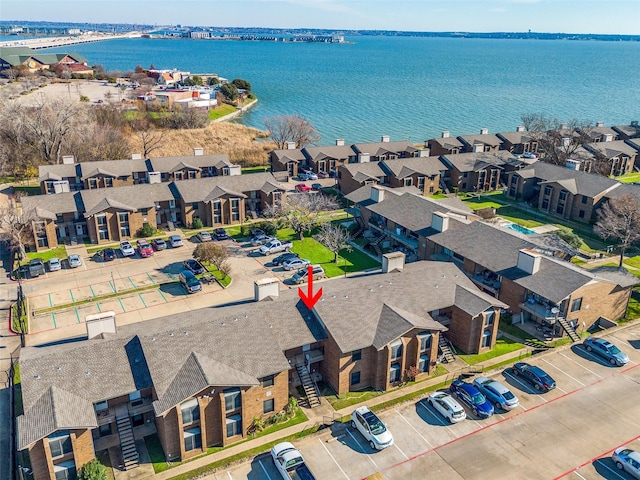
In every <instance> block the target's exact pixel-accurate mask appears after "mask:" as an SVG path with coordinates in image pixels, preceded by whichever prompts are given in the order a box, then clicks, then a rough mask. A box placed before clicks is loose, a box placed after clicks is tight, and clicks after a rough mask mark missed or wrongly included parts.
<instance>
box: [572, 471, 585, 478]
mask: <svg viewBox="0 0 640 480" xmlns="http://www.w3.org/2000/svg"><path fill="white" fill-rule="evenodd" d="M573 473H575V474H576V475H577V476H579V477H580V478H581V479H582V480H587V479H586V478H584V477H583V476H582V475H580V474H579V473H578V472H573Z"/></svg>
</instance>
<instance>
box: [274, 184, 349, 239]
mask: <svg viewBox="0 0 640 480" xmlns="http://www.w3.org/2000/svg"><path fill="white" fill-rule="evenodd" d="M336 208H338V204H337V203H336V201H335V199H334V198H333V197H328V196H326V195H323V194H321V193H318V194H300V195H289V196H287V198H286V200H285V201H284V203H279V204H276V205H273V206H270V207H268V208H267V212H266V214H267V216H270V217H273V218H275V219H276V221H278V222H279V223H280V224H281V225H283V226H287V227H289V228H291V229H292V230H293V231H294V232H295V233H296V235H297V236H298V238H299V239H300V240H302V239H303V238H304V234H305V232H310V231H311V230H312V229H313V227H314V226H316V225H317V224H319V223H321V217H322V212H326V211H329V210H335V209H336Z"/></svg>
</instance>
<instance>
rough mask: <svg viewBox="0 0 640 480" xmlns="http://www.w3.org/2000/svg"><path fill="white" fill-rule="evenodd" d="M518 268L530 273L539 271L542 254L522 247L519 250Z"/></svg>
mask: <svg viewBox="0 0 640 480" xmlns="http://www.w3.org/2000/svg"><path fill="white" fill-rule="evenodd" d="M518 269H519V270H522V271H523V272H526V273H528V274H529V275H533V274H535V273H537V272H538V270H540V255H538V254H537V253H535V252H533V251H531V250H527V249H526V248H523V249H521V250H520V251H519V252H518Z"/></svg>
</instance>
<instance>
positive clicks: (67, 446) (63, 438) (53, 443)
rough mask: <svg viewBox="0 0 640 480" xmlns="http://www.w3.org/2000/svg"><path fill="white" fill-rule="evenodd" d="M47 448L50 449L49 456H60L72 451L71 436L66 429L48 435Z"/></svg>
mask: <svg viewBox="0 0 640 480" xmlns="http://www.w3.org/2000/svg"><path fill="white" fill-rule="evenodd" d="M48 438H49V448H50V449H51V458H58V457H62V456H64V455H66V454H68V453H72V452H73V446H72V445H71V437H70V436H69V432H68V431H67V430H63V431H60V432H57V433H53V434H51V435H49V437H48Z"/></svg>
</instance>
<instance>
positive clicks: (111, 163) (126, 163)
mask: <svg viewBox="0 0 640 480" xmlns="http://www.w3.org/2000/svg"><path fill="white" fill-rule="evenodd" d="M78 165H79V167H80V173H81V176H82V179H83V180H85V179H87V178H90V177H95V176H96V175H107V176H111V177H130V176H132V175H133V172H141V171H146V170H147V167H146V165H145V163H144V160H99V161H95V162H81V163H79V164H78Z"/></svg>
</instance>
